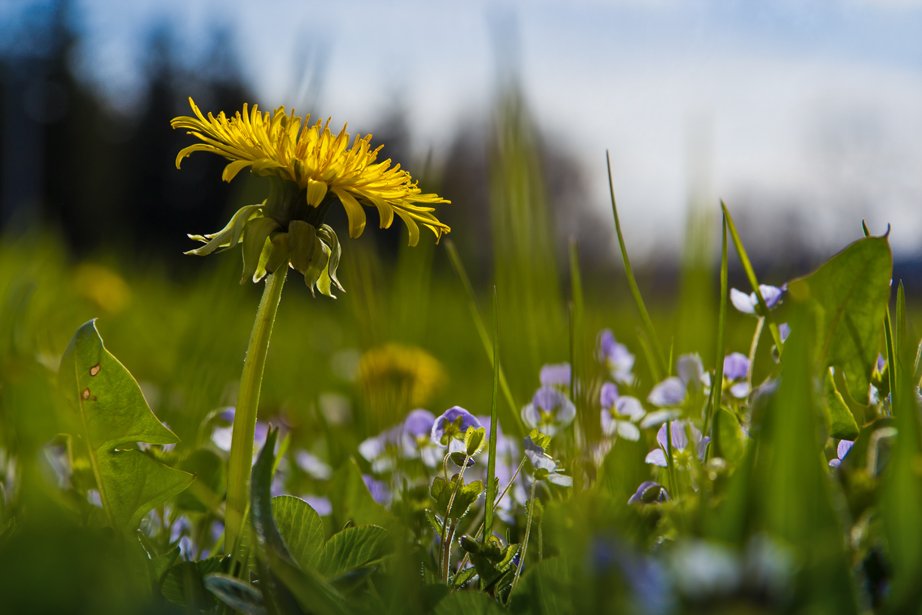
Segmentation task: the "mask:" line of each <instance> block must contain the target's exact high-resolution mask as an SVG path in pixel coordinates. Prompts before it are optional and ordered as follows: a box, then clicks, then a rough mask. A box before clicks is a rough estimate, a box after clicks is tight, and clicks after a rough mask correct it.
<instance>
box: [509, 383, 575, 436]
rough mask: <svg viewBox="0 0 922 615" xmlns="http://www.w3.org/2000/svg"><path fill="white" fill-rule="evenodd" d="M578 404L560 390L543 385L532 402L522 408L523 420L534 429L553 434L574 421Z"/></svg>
mask: <svg viewBox="0 0 922 615" xmlns="http://www.w3.org/2000/svg"><path fill="white" fill-rule="evenodd" d="M575 417H576V406H574V405H573V402H571V401H570V400H569V399H567V397H566V396H565V395H564V394H563V393H561V392H560V391H559V390H557V389H555V388H553V387H547V386H544V387H541V388H540V389H538V390H537V391H535V394H534V396H533V397H532V399H531V403H530V404H528V405H527V406H525V407H524V408H522V420H523V421H525V424H526V425H528V426H529V427H530V428H532V429H538V430H539V431H541V433H544V434H547V435H549V436H553V435H554V434H556V433H557V432H558V431H560V430H561V429H563V428H564V427H566V426H567V425H569V424H570V423H572V422H573V419H574V418H575Z"/></svg>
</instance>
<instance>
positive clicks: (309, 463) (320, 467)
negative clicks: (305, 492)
mask: <svg viewBox="0 0 922 615" xmlns="http://www.w3.org/2000/svg"><path fill="white" fill-rule="evenodd" d="M295 463H297V464H298V467H299V468H301V469H302V470H303V471H304V473H305V474H307V475H308V476H310V477H311V478H314V479H317V480H330V477H331V476H333V468H331V467H330V466H329V465H328V464H326V463H324V461H323V460H322V459H320V457H317V456H316V455H314V454H313V453H309V452H308V451H298V452H297V453H296V454H295Z"/></svg>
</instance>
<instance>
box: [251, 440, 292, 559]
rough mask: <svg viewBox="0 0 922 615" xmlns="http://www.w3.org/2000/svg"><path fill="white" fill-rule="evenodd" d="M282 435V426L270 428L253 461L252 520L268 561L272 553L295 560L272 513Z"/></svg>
mask: <svg viewBox="0 0 922 615" xmlns="http://www.w3.org/2000/svg"><path fill="white" fill-rule="evenodd" d="M278 435H279V430H278V428H275V429H273V428H271V427H270V428H269V433H268V435H266V443H265V444H264V445H263V448H262V450H261V451H260V453H259V457H258V458H257V459H256V463H255V464H253V472H252V474H251V479H250V480H251V482H250V485H251V487H250V519H251V520H252V527H253V533H254V534H255V535H256V545H257V549H258V551H260V555H261V556H262V559H263V560H267V559H268V557H269V552H271V553H272V554H274V555H275V556H277V557H279V558H281V559H284V560H286V561H291V562H293V561H294V560H293V559H292V557H291V553H290V552H289V551H288V547H287V546H286V545H285V541H284V540H282V536H281V534H279V531H278V528H277V527H276V526H275V519H274V518H273V516H272V512H273V511H272V500H273V498H272V474H273V470H274V468H275V443H276V440H277V439H278Z"/></svg>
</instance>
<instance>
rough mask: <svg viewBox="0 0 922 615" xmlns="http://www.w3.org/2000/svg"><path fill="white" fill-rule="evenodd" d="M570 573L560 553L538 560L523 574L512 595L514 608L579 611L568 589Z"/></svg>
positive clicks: (543, 614) (544, 614) (552, 614)
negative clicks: (574, 607) (574, 605)
mask: <svg viewBox="0 0 922 615" xmlns="http://www.w3.org/2000/svg"><path fill="white" fill-rule="evenodd" d="M568 576H569V575H568V573H567V569H566V567H565V566H564V565H563V562H562V561H561V559H560V558H559V557H552V558H549V559H546V560H543V561H540V562H538V563H537V564H536V565H535V566H534V567H533V568H532V569H531V570H529V571H528V572H526V573H525V574H524V575H522V578H521V580H520V581H519V584H518V586H516V588H515V591H514V592H513V594H512V596H510V602H511V606H512V608H511V609H510V611H511V612H512V613H532V614H534V615H567V614H569V613H573V612H575V611H574V609H573V604H572V602H571V599H570V595H569V594H570V592H569V591H568Z"/></svg>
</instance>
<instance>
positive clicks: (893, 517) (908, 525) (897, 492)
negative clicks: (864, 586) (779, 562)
mask: <svg viewBox="0 0 922 615" xmlns="http://www.w3.org/2000/svg"><path fill="white" fill-rule="evenodd" d="M910 369H911V366H910V365H908V364H904V370H905V371H904V372H903V374H902V375H901V377H898V378H897V382H898V383H899V384H900V386H901V387H902V388H901V389H900V390H899V391H895V392H894V395H893V399H894V400H895V403H896V404H898V407H895V408H893V415H894V419H893V421H894V423H895V425H896V428H897V430H898V432H897V436H896V443H895V444H894V447H893V452H892V456H891V457H890V463H889V464H888V470H887V472H886V475H885V478H884V484H883V489H882V494H881V498H880V515H881V520H882V522H883V523H882V524H883V530H884V536H885V537H886V539H887V544H888V548H889V553H890V559H891V562H892V566H893V576H892V587H891V589H890V595H889V597H888V600H887V607H888V611H887V612H891V613H903V612H907V613H908V612H913V613H917V612H918V610H919V609H918V605H919V604H920V600H922V585H920V584H919V577H920V574H922V525H920V524H919V511H920V510H922V473H920V471H919V468H920V467H922V466H920V461H922V428H920V425H919V414H918V407H917V404H916V402H915V399H914V398H915V391H914V390H913V388H914V387H912V386H911V385H910V382H909V374H910V373H911V372H910ZM849 456H851V455H849Z"/></svg>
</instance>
